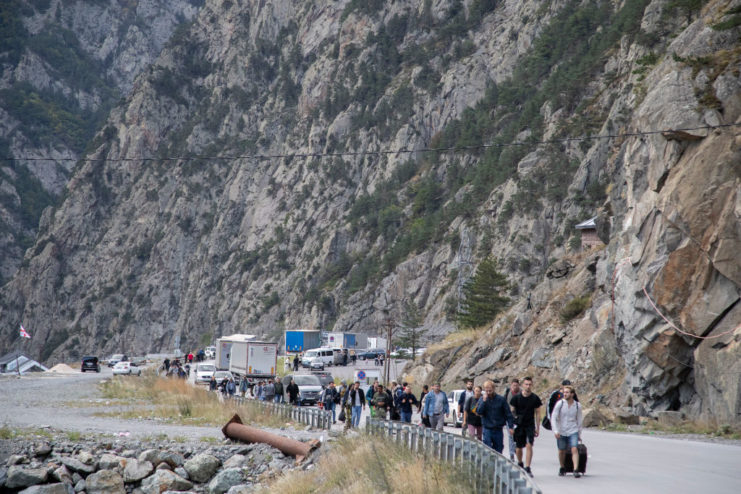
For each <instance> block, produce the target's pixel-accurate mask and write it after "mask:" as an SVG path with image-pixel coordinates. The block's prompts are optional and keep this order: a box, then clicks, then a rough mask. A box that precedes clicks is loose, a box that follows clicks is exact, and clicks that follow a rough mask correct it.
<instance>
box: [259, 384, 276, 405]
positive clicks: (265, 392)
mask: <svg viewBox="0 0 741 494" xmlns="http://www.w3.org/2000/svg"><path fill="white" fill-rule="evenodd" d="M262 396H263V401H273V400H274V399H275V385H274V384H273V380H272V379H268V383H267V384H266V385H265V386H263V388H262Z"/></svg>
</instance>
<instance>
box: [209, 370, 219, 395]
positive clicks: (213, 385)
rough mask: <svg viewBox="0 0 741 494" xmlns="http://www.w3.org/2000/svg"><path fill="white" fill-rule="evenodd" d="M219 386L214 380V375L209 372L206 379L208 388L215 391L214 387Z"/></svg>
mask: <svg viewBox="0 0 741 494" xmlns="http://www.w3.org/2000/svg"><path fill="white" fill-rule="evenodd" d="M218 387H219V384H218V383H217V382H216V376H214V375H213V374H211V379H210V380H209V381H208V389H209V390H210V391H216V388H218Z"/></svg>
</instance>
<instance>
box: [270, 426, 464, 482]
mask: <svg viewBox="0 0 741 494" xmlns="http://www.w3.org/2000/svg"><path fill="white" fill-rule="evenodd" d="M329 448H331V449H329V450H328V451H324V452H323V453H322V456H321V458H320V459H319V460H318V462H317V463H316V468H313V469H311V470H293V471H290V472H287V473H286V474H285V475H283V476H281V477H279V478H278V479H277V480H276V481H275V482H274V483H272V484H271V485H269V486H267V487H265V488H264V489H262V490H261V491H259V492H261V493H264V494H267V493H270V492H280V493H281V494H309V493H313V492H343V493H345V494H366V493H368V492H389V493H394V492H404V493H405V494H428V493H431V492H434V493H441V494H444V493H456V494H463V493H468V492H474V488H473V485H471V483H470V482H471V478H470V477H466V476H465V475H463V473H462V469H458V468H451V467H450V465H447V466H446V465H444V464H442V463H440V462H438V461H436V460H433V459H430V458H425V457H423V456H417V455H415V454H414V453H412V452H411V451H408V450H406V449H403V448H402V447H401V446H398V445H396V444H394V443H392V442H389V441H387V440H384V439H382V438H378V437H373V436H363V437H360V438H358V437H353V438H342V439H339V440H338V441H336V442H333V443H331V446H329Z"/></svg>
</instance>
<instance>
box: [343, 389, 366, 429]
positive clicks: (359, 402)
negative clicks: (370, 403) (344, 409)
mask: <svg viewBox="0 0 741 494" xmlns="http://www.w3.org/2000/svg"><path fill="white" fill-rule="evenodd" d="M346 398H347V403H349V404H350V410H351V413H352V427H358V426H359V425H360V415H361V414H362V413H363V409H364V408H365V393H363V390H362V389H360V381H355V383H354V384H353V386H352V389H350V390H349V391H348V392H347V393H346ZM350 420H351V419H350V417H345V424H347V423H349V422H350Z"/></svg>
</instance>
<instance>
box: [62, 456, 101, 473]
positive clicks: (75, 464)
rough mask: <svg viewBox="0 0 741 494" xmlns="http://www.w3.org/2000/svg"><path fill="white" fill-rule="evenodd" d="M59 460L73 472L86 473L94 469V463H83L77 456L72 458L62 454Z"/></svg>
mask: <svg viewBox="0 0 741 494" xmlns="http://www.w3.org/2000/svg"><path fill="white" fill-rule="evenodd" d="M59 461H61V462H62V464H63V465H64V466H66V467H67V468H69V469H70V470H72V471H73V472H80V473H83V474H87V473H93V472H94V471H95V465H88V464H87V463H83V462H81V461H80V460H78V459H77V458H72V457H70V456H62V457H61V458H60V459H59Z"/></svg>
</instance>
